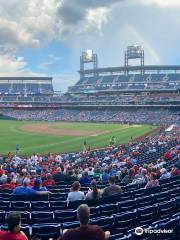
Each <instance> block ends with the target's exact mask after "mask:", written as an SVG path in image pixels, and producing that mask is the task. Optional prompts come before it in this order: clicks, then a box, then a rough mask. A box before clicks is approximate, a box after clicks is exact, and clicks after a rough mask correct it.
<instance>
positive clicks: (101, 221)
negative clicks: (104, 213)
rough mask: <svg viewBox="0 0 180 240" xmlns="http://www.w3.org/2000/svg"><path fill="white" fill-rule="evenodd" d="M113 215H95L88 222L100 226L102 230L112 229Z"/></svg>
mask: <svg viewBox="0 0 180 240" xmlns="http://www.w3.org/2000/svg"><path fill="white" fill-rule="evenodd" d="M113 220H114V219H113V216H108V217H97V218H92V219H91V220H90V224H92V225H98V226H100V227H101V228H102V229H103V230H104V231H112V228H113Z"/></svg>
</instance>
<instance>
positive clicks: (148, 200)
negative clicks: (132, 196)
mask: <svg viewBox="0 0 180 240" xmlns="http://www.w3.org/2000/svg"><path fill="white" fill-rule="evenodd" d="M136 202H137V205H138V207H145V206H149V205H153V202H154V199H153V197H152V195H149V196H144V197H140V198H137V199H136Z"/></svg>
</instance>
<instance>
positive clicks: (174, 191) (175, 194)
mask: <svg viewBox="0 0 180 240" xmlns="http://www.w3.org/2000/svg"><path fill="white" fill-rule="evenodd" d="M168 194H169V196H170V197H171V198H175V197H178V196H179V195H180V187H177V188H173V189H171V190H169V191H168Z"/></svg>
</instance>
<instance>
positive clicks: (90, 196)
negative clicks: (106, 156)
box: [86, 180, 101, 201]
mask: <svg viewBox="0 0 180 240" xmlns="http://www.w3.org/2000/svg"><path fill="white" fill-rule="evenodd" d="M100 197H101V191H100V190H98V189H97V185H96V180H92V181H91V189H89V191H88V193H87V194H86V200H95V201H96V200H98V199H99V198H100Z"/></svg>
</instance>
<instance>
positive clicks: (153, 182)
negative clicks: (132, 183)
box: [145, 173, 159, 188]
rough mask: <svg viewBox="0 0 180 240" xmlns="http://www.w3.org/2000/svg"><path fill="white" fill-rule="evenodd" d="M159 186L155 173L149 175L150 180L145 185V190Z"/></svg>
mask: <svg viewBox="0 0 180 240" xmlns="http://www.w3.org/2000/svg"><path fill="white" fill-rule="evenodd" d="M158 185H159V180H158V179H157V175H156V173H151V175H150V180H149V181H148V183H147V184H146V186H145V188H151V187H156V186H158Z"/></svg>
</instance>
